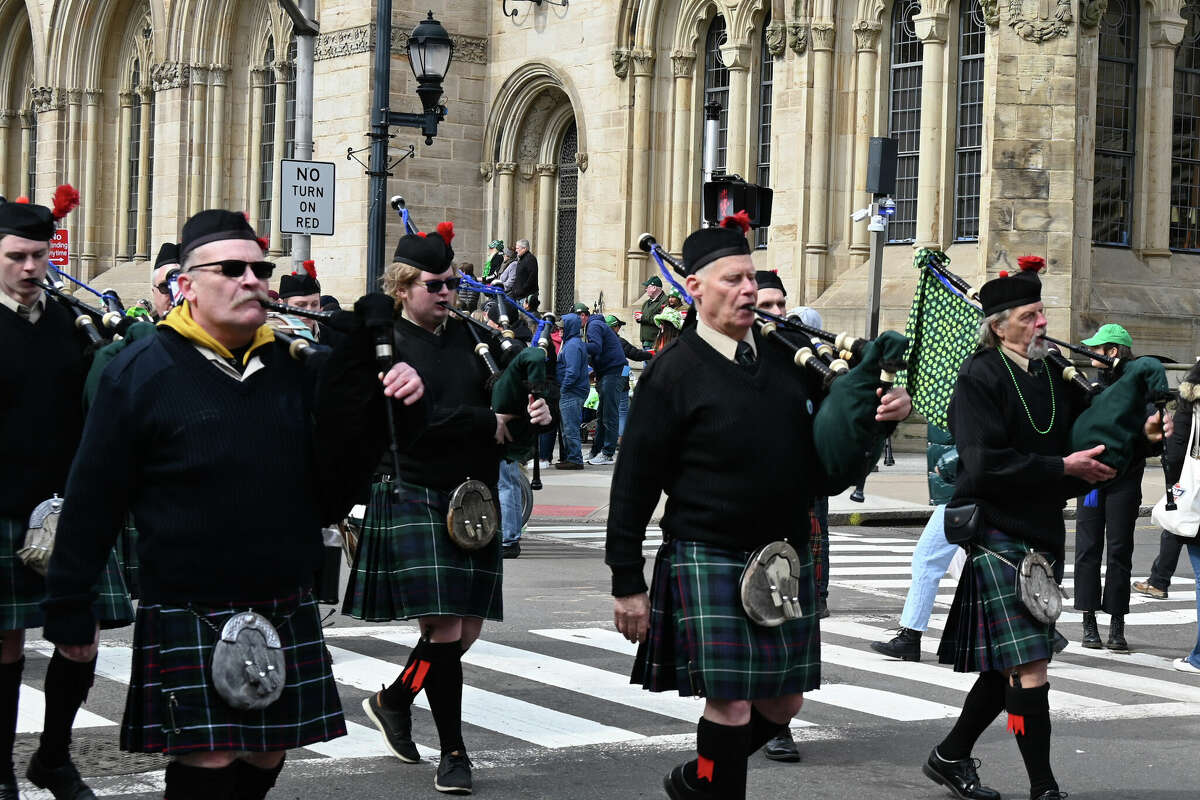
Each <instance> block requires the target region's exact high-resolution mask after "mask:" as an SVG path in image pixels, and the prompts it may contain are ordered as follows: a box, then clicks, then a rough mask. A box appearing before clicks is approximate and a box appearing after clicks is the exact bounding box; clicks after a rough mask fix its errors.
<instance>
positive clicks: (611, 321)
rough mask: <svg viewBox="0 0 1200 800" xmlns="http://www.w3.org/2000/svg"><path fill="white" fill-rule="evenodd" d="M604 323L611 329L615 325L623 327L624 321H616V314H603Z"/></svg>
mask: <svg viewBox="0 0 1200 800" xmlns="http://www.w3.org/2000/svg"><path fill="white" fill-rule="evenodd" d="M604 321H605V322H606V323H608V327H610V328H611V327H613V326H617V325H624V324H625V320H623V319H618V318H617V315H616V314H605V315H604Z"/></svg>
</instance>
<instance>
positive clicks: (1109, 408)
mask: <svg viewBox="0 0 1200 800" xmlns="http://www.w3.org/2000/svg"><path fill="white" fill-rule="evenodd" d="M1168 391H1169V389H1168V386H1167V371H1166V370H1165V369H1163V365H1162V362H1161V361H1159V360H1158V359H1157V358H1150V357H1143V358H1138V359H1134V360H1133V361H1131V362H1129V363H1128V364H1126V365H1125V370H1124V373H1123V374H1122V375H1121V377H1120V378H1117V380H1116V381H1114V382H1113V384H1112V385H1111V386H1109V387H1108V388H1107V389H1105V390H1104V391H1103V392H1101V393H1100V394H1099V395H1097V396H1096V397H1095V398H1093V399H1092V404H1091V405H1090V406H1089V407H1088V408H1087V410H1086V411H1084V412H1083V413H1082V414H1080V415H1079V417H1078V418H1077V419H1076V420H1075V424H1074V425H1073V426H1071V451H1072V452H1078V451H1080V450H1090V449H1091V448H1093V447H1095V446H1096V445H1099V444H1102V445H1104V452H1103V453H1101V454H1100V456H1099V459H1098V460H1099V461H1101V462H1103V463H1105V464H1107V465H1108V466H1110V467H1112V468H1113V469H1115V470H1116V471H1117V477H1120V476H1121V475H1122V474H1124V472H1125V470H1126V469H1128V468H1129V465H1130V463H1131V462H1132V461H1133V460H1134V458H1135V457H1136V456H1137V455H1138V453H1139V450H1140V448H1141V442H1142V441H1144V440H1145V432H1144V430H1143V428H1144V426H1145V423H1146V417H1147V416H1148V415H1147V413H1146V404H1147V403H1151V402H1154V401H1155V400H1156V399H1158V398H1160V397H1165V396H1166V395H1167V392H1168Z"/></svg>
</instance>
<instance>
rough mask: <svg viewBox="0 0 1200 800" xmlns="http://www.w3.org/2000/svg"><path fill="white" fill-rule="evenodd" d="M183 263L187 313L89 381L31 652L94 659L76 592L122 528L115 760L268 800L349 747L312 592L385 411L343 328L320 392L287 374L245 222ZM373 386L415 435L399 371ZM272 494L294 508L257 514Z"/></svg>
mask: <svg viewBox="0 0 1200 800" xmlns="http://www.w3.org/2000/svg"><path fill="white" fill-rule="evenodd" d="M179 255H180V265H181V274H180V276H179V291H180V294H181V296H182V298H183V302H182V304H181V305H180V306H179V307H178V308H176V309H174V310H173V311H172V312H171V313H170V314H169V315H168V317H167V319H166V320H165V321H164V322H163V324H162V325H160V326H159V328H158V330H157V332H156V333H155V335H153V336H150V337H147V338H144V339H139V340H138V341H137V342H135V343H134V344H131V345H130V346H129V347H127V348H125V350H124V351H123V352H122V353H121V354H120V355H119V356H118V357H117V358H116V359H115V360H114V361H113V362H112V363H111V364H109V366H108V367H107V368H106V369H105V371H104V373H103V375H102V377H101V380H100V384H99V390H98V392H97V394H96V399H95V402H94V404H93V406H92V410H91V412H90V413H89V415H88V419H87V423H86V425H85V428H84V434H83V442H82V444H81V445H80V448H79V453H78V456H77V457H76V459H75V462H74V464H73V466H72V470H71V474H70V478H69V480H68V482H67V494H66V500H65V505H64V513H63V516H62V519H61V522H60V524H59V528H58V542H57V546H56V547H55V550H54V554H53V557H52V558H51V563H50V572H49V577H48V579H47V584H48V586H47V595H48V599H47V600H46V603H45V607H46V624H45V636H46V638H47V639H49V640H50V641H53V642H55V643H56V644H57V645H59V647H60V649H61V650H62V651H63V653H64V655H66V656H67V657H68V658H73V659H77V660H90V659H94V658H95V657H96V642H95V638H94V626H95V623H94V621H93V618H92V617H93V615H92V610H91V597H92V592H91V591H90V587H91V586H92V584H93V582H94V581H95V578H96V575H97V573H98V572H99V569H100V567H101V565H102V564H103V563H104V559H105V557H106V555H107V553H108V551H109V550H110V549H111V548H112V544H113V542H114V541H115V539H116V536H117V532H118V531H119V530H120V528H121V527H122V525H123V523H124V521H125V518H126V515H127V513H129V512H132V514H133V518H134V522H135V523H136V525H137V529H138V533H139V536H138V550H139V555H140V583H141V604H140V606H139V607H138V611H137V619H136V623H135V628H134V646H133V664H132V669H131V675H130V684H129V693H128V698H127V701H126V711H125V718H124V722H123V726H122V730H121V747H122V749H124V750H127V751H130V752H143V753H163V754H166V755H168V756H171V757H172V760H171V761H170V762H169V763H168V764H167V769H166V796H167V797H169V798H171V800H189V798H194V799H195V800H201V799H202V798H203V800H220V799H221V798H225V799H227V800H232V798H238V799H239V800H241V799H242V798H263V797H265V796H266V795H267V793H268V792H269V791H270V789H271V788H272V787H273V786H274V785H275V781H276V778H277V777H278V775H279V773H280V771H281V770H282V768H283V762H284V757H285V754H286V751H287V750H289V749H292V748H296V747H303V746H305V745H307V744H312V743H314V742H320V741H327V740H329V739H333V738H335V737H337V736H341V735H343V734H345V731H346V728H345V722H344V721H343V718H342V710H341V705H340V703H339V701H338V694H337V686H336V684H335V683H334V680H333V674H332V672H331V668H330V663H331V662H330V658H329V654H328V652H327V651H326V650H325V644H324V640H323V637H322V635H321V621H320V617H319V614H318V609H317V601H316V600H315V599H314V597H313V595H312V593H311V591H310V589H311V583H312V576H313V573H314V572H315V571H316V567H317V565H318V564H319V563H320V559H321V548H322V540H321V528H322V526H323V525H324V524H327V523H330V522H332V521H334V520H337V519H340V518H341V517H342V516H344V514H345V512H346V511H347V510H348V509H349V506H350V504H351V502H352V500H351V498H352V497H353V494H354V490H355V489H356V488H357V486H358V484H359V483H360V482H365V481H366V479H367V477H368V476H369V474H370V471H371V469H372V468H373V467H374V465H375V463H376V462H377V460H378V458H379V456H380V455H381V452H382V449H383V444H382V442H381V440H379V439H378V438H374V439H372V438H371V437H368V436H367V435H366V433H367V429H366V428H365V427H363V426H366V425H377V424H381V422H380V420H381V419H382V418H383V416H384V406H383V403H384V402H387V401H386V400H385V399H384V396H383V394H381V393H380V391H379V388H378V387H379V382H378V379H377V378H376V377H375V374H376V370H377V367H376V364H375V360H374V358H373V357H372V352H373V350H372V344H371V336H370V333H369V331H368V330H366V329H365V328H364V327H363V326H361V325H359V326H355V325H353V324H352V321H353V319H354V316H353V315H348V316H349V317H350V319H349V320H346V325H347V326H348V327H350V328H351V329H352V331H353V332H352V333H350V335H349V336H348V337H347V339H346V341H344V342H343V343H342V345H341V346H339V348H338V349H336V350H334V352H333V353H332V355H330V356H329V359H328V361H327V362H326V363H325V365H324V367H323V369H322V371H321V373H320V376H319V378H320V380H318V376H317V375H316V374H314V371H313V369H312V367H311V362H300V361H296V360H293V359H292V358H290V357H289V356H288V351H287V348H286V345H285V344H283V343H282V342H279V341H277V340H276V339H275V336H274V333H273V332H272V330H271V329H270V328H269V327H267V326H266V325H264V321H265V312H264V309H263V307H262V304H261V300H262V299H264V298H266V296H267V286H268V285H267V281H268V279H269V278H270V276H271V271H272V269H273V268H274V265H273V264H271V263H270V262H268V261H264V260H263V250H262V247H261V246H260V244H259V242H258V241H257V240H256V236H255V233H254V230H253V229H252V228H251V227H250V225H249V223H247V221H246V219H245V217H244V216H243V215H242V214H239V213H235V212H231V211H218V210H210V211H202V212H200V213H199V214H197V215H195V216H193V217H192V218H191V219H189V220H188V221H187V223H186V224H185V225H184V227H183V232H182V241H181V242H180V253H179ZM367 302H368V298H364V300H362V301H360V304H363V306H364V309H365V306H366V304H367ZM384 302H385V305H387V306H388V307H390V304H389V303H388V302H387V301H386V300H385V301H384ZM384 386H385V392H386V393H388V394H390V395H391V396H392V397H394V398H396V400H400V401H401V402H395V403H394V410H395V412H396V414H397V416H398V417H399V418H400V420H401V421H402V422H404V423H406V424H408V425H413V426H419V425H420V424H421V421H420V419H416V418H414V416H413V415H414V414H419V413H420V410H421V408H422V406H419V405H412V404H414V403H416V401H417V400H419V399H420V397H421V394H422V392H423V386H422V384H421V381H420V378H419V377H417V376H416V374H415V372H414V371H413V370H412V368H411V367H408V366H407V365H404V364H399V365H397V366H396V367H394V368H393V369H391V370H390V371H389V372H388V374H387V375H386V376H385V377H384ZM372 442H374V443H375V444H371V443H372ZM317 454H320V457H319V458H318V456H317ZM279 496H287V497H289V498H290V500H289V502H287V503H282V504H279V503H270V502H268V501H266V500H265V498H270V497H279ZM248 611H253V612H254V613H255V614H257V615H260V616H261V618H262V619H263V620H264V624H269V625H270V626H272V627H273V628H274V630H275V632H276V635H275V636H271V635H268V634H269V629H268V628H266V627H255V628H254V630H244V631H243V633H242V634H238V633H236V631H234V629H233V628H232V626H231V627H227V624H228V623H230V622H231V620H234V618H235V617H236V618H237V621H238V622H241V623H243V624H249V622H250V621H253V622H254V624H255V625H256V626H258V625H260V623H259V622H258V618H256V617H253V616H252V615H250V614H248V613H247V612H248ZM243 634H244V635H243ZM230 635H232V636H233V637H234V639H235V642H234V643H233V647H232V648H228V647H226V648H225V650H226V651H229V650H232V652H233V653H234V654H235V656H236V658H238V659H242V658H244V659H246V661H245V663H246V665H247V666H248V667H251V668H252V669H253V672H250V671H248V670H242V669H241V667H240V664H241V663H242V662H241V661H240V660H239V661H237V662H236V663H234V664H232V665H230V664H228V662H226V664H227V666H229V667H231V669H229V670H228V671H223V672H221V673H220V674H222V675H225V676H228V675H230V674H232V675H233V676H234V678H233V679H228V678H227V679H226V681H225V682H224V683H220V682H218V680H217V675H218V674H219V673H218V666H217V659H216V656H215V655H214V654H215V652H216V649H215V648H217V645H218V640H219V639H222V638H223V636H224V637H225V638H226V640H227V638H228V636H230ZM252 637H257V639H255V640H253V641H251V639H252ZM256 641H257V642H262V643H263V646H262V647H259V649H258V650H257V651H255V650H253V649H252V648H251V645H253V644H254V642H256ZM224 646H225V642H222V647H224ZM248 652H253V653H254V655H250V654H247V653H248ZM276 665H278V666H276ZM239 673H240V680H239V679H238V675H239ZM231 680H232V682H231ZM231 687H232V688H233V689H236V691H231ZM276 693H277V694H276ZM247 697H249V698H250V699H251V700H253V701H254V702H259V701H261V705H259V706H255V705H252V704H251V702H250V701H247ZM272 697H273V698H274V699H272Z"/></svg>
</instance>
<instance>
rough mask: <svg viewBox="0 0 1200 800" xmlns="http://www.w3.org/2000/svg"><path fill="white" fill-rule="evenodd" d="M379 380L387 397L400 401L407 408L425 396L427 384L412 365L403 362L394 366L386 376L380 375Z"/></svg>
mask: <svg viewBox="0 0 1200 800" xmlns="http://www.w3.org/2000/svg"><path fill="white" fill-rule="evenodd" d="M379 380H380V381H382V383H383V394H384V396H385V397H390V398H392V399H393V400H399V401H400V402H402V403H404V405H406V406H411V405H412V404H413V403H415V402H417V401H418V400H420V399H421V398H422V397H423V396H424V395H425V382H424V381H422V380H421V376H420V375H418V374H417V371H416V370H415V369H413V368H412V366H411V365H409V364H407V363H405V362H403V361H400V362H398V363H396V364H393V365H392V367H391V369H389V370H388V371H387V373H386V374H384V373H380V375H379Z"/></svg>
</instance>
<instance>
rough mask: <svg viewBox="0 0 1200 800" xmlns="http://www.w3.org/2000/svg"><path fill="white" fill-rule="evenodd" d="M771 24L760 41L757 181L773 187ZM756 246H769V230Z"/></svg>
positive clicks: (760, 233)
mask: <svg viewBox="0 0 1200 800" xmlns="http://www.w3.org/2000/svg"><path fill="white" fill-rule="evenodd" d="M770 24H771V15H770V14H768V15H767V18H766V19H765V20H763V29H762V39H761V41H759V47H758V52H759V54H760V55H759V58H760V59H761V60H762V64H761V66H760V67H759V70H758V174H757V176H756V177H755V181H756V182H757V183H758V185H759V186H770V185H771V115H772V111H773V108H772V105H773V103H774V93H773V89H774V83H775V60H774V59H773V58H772V57H771V51H770V49H769V48H768V47H767V26H768V25H770ZM754 246H755V247H756V248H765V247H766V246H767V229H766V228H759V229H758V230H756V231H755V232H754Z"/></svg>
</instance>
